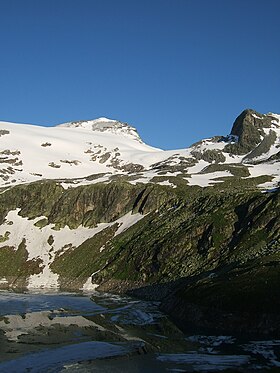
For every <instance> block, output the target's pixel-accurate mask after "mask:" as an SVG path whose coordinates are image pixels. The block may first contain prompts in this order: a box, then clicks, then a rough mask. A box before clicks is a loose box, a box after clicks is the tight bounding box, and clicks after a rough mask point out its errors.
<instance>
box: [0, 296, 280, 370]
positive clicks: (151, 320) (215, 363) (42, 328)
mask: <svg viewBox="0 0 280 373" xmlns="http://www.w3.org/2000/svg"><path fill="white" fill-rule="evenodd" d="M279 357H280V340H259V341H257V340H253V341H251V340H249V339H243V340H240V339H238V338H237V337H235V336H224V335H220V336H218V335H217V336H215V335H185V334H183V333H182V332H181V331H180V330H179V329H178V328H177V327H176V326H175V325H174V324H173V323H172V322H171V321H170V320H169V319H168V317H166V316H165V315H164V314H162V313H161V312H160V311H159V304H158V303H156V302H145V301H140V300H136V299H132V298H129V297H121V296H117V295H109V294H102V293H94V294H91V295H90V294H87V295H85V294H77V293H49V294H47V293H40V292H38V293H13V292H8V291H1V292H0V372H1V373H2V372H4V373H5V372H7V373H13V372H15V373H21V372H32V373H39V372H46V373H47V372H52V373H54V372H65V373H69V372H79V373H82V372H105V373H106V372H108V373H109V372H110V373H111V372H114V373H115V372H116V373H118V372H128V373H130V372H131V373H135V372H141V373H142V372H145V373H146V372H147V373H150V372H151V373H157V372H214V371H216V372H217V371H226V370H228V369H229V368H230V369H232V371H235V372H254V371H258V372H262V371H269V370H270V368H275V367H279V365H280V362H279Z"/></svg>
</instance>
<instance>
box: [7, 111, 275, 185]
mask: <svg viewBox="0 0 280 373" xmlns="http://www.w3.org/2000/svg"><path fill="white" fill-rule="evenodd" d="M279 120H280V116H279V115H277V114H271V113H269V114H266V115H263V114H260V113H257V112H256V111H254V110H251V109H246V110H244V111H243V112H242V113H241V114H240V115H239V116H238V118H237V119H236V120H235V122H234V124H233V126H232V129H231V132H230V134H229V135H228V136H215V137H212V138H208V139H204V140H201V141H199V142H197V143H195V144H193V145H192V146H190V147H189V148H185V149H178V150H167V151H165V150H161V149H157V148H153V147H151V146H149V145H146V144H145V143H144V142H143V141H142V140H141V139H140V137H139V135H138V133H137V131H136V129H135V128H134V127H132V126H130V125H128V124H127V123H122V122H120V121H117V120H112V119H108V118H103V117H102V118H98V119H95V120H87V121H75V122H68V123H64V124H60V125H58V126H55V127H47V128H46V127H39V126H32V125H18V124H11V123H8V122H0V128H1V131H2V135H1V137H0V146H1V154H0V165H2V167H3V166H5V167H3V168H2V167H1V169H0V184H1V185H2V186H10V185H16V184H20V183H22V182H31V181H38V180H42V179H67V180H68V181H70V180H71V179H76V182H75V185H76V184H82V183H87V180H86V178H88V177H91V176H92V175H94V174H96V175H98V174H102V175H103V176H102V177H103V179H102V180H103V181H104V178H105V179H106V180H107V181H108V182H109V181H110V180H111V178H112V177H115V176H126V177H128V178H130V177H131V179H133V180H131V182H132V183H135V182H138V181H139V182H143V183H147V182H151V181H152V180H158V182H159V183H160V182H165V183H167V182H168V183H169V184H170V185H171V186H173V187H175V185H174V184H173V183H172V181H171V179H170V178H172V177H173V176H176V177H177V176H178V175H180V174H181V179H182V180H183V182H186V183H189V184H190V185H199V186H210V185H213V184H214V183H216V182H221V178H226V177H230V176H232V175H233V174H232V172H233V173H234V172H235V171H234V169H235V168H236V166H237V165H239V166H242V167H243V170H245V171H244V175H245V173H247V177H256V176H260V175H262V174H266V175H269V176H271V181H270V184H266V185H264V189H265V188H266V187H267V188H268V189H269V187H270V188H273V187H276V186H277V185H278V182H279V181H280V170H279V168H278V167H277V166H275V162H274V163H273V157H277V156H278V155H277V154H278V153H279V146H280V127H279ZM0 133H1V132H0ZM31 158H33V159H31ZM264 163H266V164H267V167H266V169H265V172H264V170H263V167H262V164H264ZM213 165H216V166H215V167H213ZM207 167H208V169H207ZM214 168H215V169H216V171H215V172H214V171H213V170H214ZM209 169H210V170H211V171H212V175H210V173H209V172H208V170H209ZM246 170H247V171H246ZM263 172H264V173H263ZM233 176H234V175H233ZM78 179H80V182H79V181H77V180H78ZM161 179H162V181H160V180H161ZM96 180H97V181H98V178H97V179H96ZM152 182H154V181H152ZM68 184H69V183H68ZM70 184H71V183H70Z"/></svg>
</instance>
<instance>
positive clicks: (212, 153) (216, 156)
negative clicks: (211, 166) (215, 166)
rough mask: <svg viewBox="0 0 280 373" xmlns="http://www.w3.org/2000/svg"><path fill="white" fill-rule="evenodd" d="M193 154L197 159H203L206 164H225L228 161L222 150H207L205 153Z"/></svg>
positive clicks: (196, 152) (197, 152)
mask: <svg viewBox="0 0 280 373" xmlns="http://www.w3.org/2000/svg"><path fill="white" fill-rule="evenodd" d="M191 154H192V155H193V156H194V157H195V158H196V159H197V160H201V159H203V160H204V161H205V162H209V163H212V162H214V163H223V162H225V161H226V157H225V156H224V155H223V153H222V152H221V151H220V150H215V149H207V150H205V151H204V152H200V151H197V150H193V151H192V152H191Z"/></svg>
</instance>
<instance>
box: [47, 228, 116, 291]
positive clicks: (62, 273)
mask: <svg viewBox="0 0 280 373" xmlns="http://www.w3.org/2000/svg"><path fill="white" fill-rule="evenodd" d="M117 228H118V226H117V224H115V225H113V226H111V227H108V228H106V229H104V230H103V231H101V232H99V233H97V234H96V235H95V236H94V237H92V238H89V239H88V240H86V241H85V242H83V243H82V244H81V245H80V246H78V247H73V248H72V249H70V250H69V251H67V252H66V253H64V254H62V255H59V253H58V255H56V257H55V259H54V262H53V263H52V265H51V269H52V270H53V272H55V273H57V274H59V283H60V288H61V289H62V290H63V289H69V288H71V289H80V288H81V287H82V285H83V284H84V283H85V282H86V280H87V279H88V278H89V277H90V276H91V275H92V273H94V272H97V271H99V270H100V268H102V266H104V263H103V262H102V260H100V258H99V257H100V256H101V257H102V256H104V255H102V254H101V252H102V251H103V250H105V249H106V244H107V243H108V241H110V239H112V238H113V237H114V233H115V232H116V230H117ZM101 248H102V249H101ZM100 250H101V251H100Z"/></svg>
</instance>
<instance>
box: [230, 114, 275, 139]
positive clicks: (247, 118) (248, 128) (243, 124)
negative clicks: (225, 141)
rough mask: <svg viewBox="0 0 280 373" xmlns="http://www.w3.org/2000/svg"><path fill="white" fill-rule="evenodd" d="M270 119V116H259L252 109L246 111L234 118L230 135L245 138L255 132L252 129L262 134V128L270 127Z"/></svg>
mask: <svg viewBox="0 0 280 373" xmlns="http://www.w3.org/2000/svg"><path fill="white" fill-rule="evenodd" d="M272 119H273V117H271V116H268V115H263V114H260V113H258V112H256V111H255V110H252V109H246V110H244V111H242V113H241V114H240V115H239V116H238V117H237V118H236V120H235V122H234V123H233V127H232V130H231V133H230V134H231V135H234V136H238V137H244V136H245V137H246V136H247V135H250V134H251V133H252V131H253V132H255V131H254V129H257V130H260V132H263V131H262V129H263V128H269V127H271V120H272Z"/></svg>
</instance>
